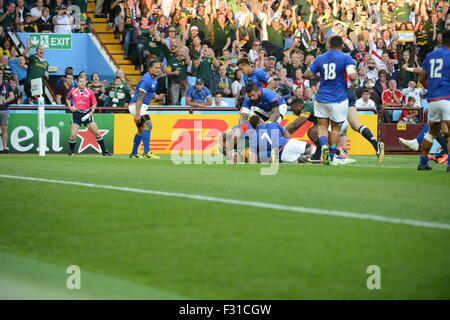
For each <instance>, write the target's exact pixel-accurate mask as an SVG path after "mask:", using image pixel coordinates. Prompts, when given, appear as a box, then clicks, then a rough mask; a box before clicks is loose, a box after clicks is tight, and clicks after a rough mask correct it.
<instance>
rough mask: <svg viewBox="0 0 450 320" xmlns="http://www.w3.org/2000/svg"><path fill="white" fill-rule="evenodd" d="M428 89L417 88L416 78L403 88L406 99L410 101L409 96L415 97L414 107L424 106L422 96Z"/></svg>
mask: <svg viewBox="0 0 450 320" xmlns="http://www.w3.org/2000/svg"><path fill="white" fill-rule="evenodd" d="M426 93H427V89H424V88H417V83H416V81H414V80H410V81H409V82H408V87H407V88H405V89H403V90H402V95H403V96H404V97H405V101H408V99H409V97H414V107H416V108H422V96H424V95H426Z"/></svg>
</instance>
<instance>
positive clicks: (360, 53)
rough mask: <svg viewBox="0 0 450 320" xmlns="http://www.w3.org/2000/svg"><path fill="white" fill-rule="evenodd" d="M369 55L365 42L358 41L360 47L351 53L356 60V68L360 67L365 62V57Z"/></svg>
mask: <svg viewBox="0 0 450 320" xmlns="http://www.w3.org/2000/svg"><path fill="white" fill-rule="evenodd" d="M366 53H367V46H366V42H365V41H364V40H359V41H358V46H357V47H356V49H354V50H352V52H351V53H350V55H351V57H352V58H353V59H354V60H356V66H359V64H360V63H363V62H364V57H365V55H366Z"/></svg>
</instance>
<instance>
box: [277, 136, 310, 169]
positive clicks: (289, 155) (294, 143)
mask: <svg viewBox="0 0 450 320" xmlns="http://www.w3.org/2000/svg"><path fill="white" fill-rule="evenodd" d="M306 145H307V142H305V141H300V140H295V139H289V141H288V142H287V143H286V144H285V145H284V148H283V149H282V150H281V158H280V160H281V162H290V163H295V162H297V160H298V158H300V156H301V155H302V154H304V153H305V150H306Z"/></svg>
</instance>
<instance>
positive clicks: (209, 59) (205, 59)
mask: <svg viewBox="0 0 450 320" xmlns="http://www.w3.org/2000/svg"><path fill="white" fill-rule="evenodd" d="M214 60H215V56H214V51H213V50H212V49H211V48H209V47H208V45H206V44H204V45H203V46H202V50H201V53H200V56H199V57H198V59H197V60H195V61H194V65H195V68H196V69H197V78H199V79H202V80H203V83H204V85H205V86H206V87H207V88H208V89H210V90H212V88H213V84H212V78H213V72H212V66H213V62H214Z"/></svg>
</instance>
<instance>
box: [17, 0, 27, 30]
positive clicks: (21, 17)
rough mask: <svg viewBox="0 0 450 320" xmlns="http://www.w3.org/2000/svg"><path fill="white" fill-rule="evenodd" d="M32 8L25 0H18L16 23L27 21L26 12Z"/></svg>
mask: <svg viewBox="0 0 450 320" xmlns="http://www.w3.org/2000/svg"><path fill="white" fill-rule="evenodd" d="M29 12H30V10H28V8H27V7H26V6H25V0H17V1H16V24H20V23H23V22H24V21H25V14H27V13H29Z"/></svg>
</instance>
